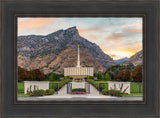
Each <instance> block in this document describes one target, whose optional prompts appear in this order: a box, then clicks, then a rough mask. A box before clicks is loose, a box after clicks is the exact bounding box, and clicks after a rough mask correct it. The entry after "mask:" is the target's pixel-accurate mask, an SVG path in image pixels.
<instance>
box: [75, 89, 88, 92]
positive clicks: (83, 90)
mask: <svg viewBox="0 0 160 118" xmlns="http://www.w3.org/2000/svg"><path fill="white" fill-rule="evenodd" d="M76 91H81V92H86V89H84V88H75V89H72V92H76Z"/></svg>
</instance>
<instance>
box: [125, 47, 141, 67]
mask: <svg viewBox="0 0 160 118" xmlns="http://www.w3.org/2000/svg"><path fill="white" fill-rule="evenodd" d="M142 61H143V51H142V50H141V51H139V52H137V53H136V54H134V55H133V56H131V57H130V58H129V59H128V61H126V62H125V63H124V64H129V63H133V64H134V65H139V64H142Z"/></svg>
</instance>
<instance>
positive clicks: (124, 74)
mask: <svg viewBox="0 0 160 118" xmlns="http://www.w3.org/2000/svg"><path fill="white" fill-rule="evenodd" d="M116 78H117V79H118V80H122V81H130V80H131V71H130V70H123V71H121V72H120V73H119V74H118V75H117V76H116Z"/></svg>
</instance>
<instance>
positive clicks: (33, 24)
mask: <svg viewBox="0 0 160 118" xmlns="http://www.w3.org/2000/svg"><path fill="white" fill-rule="evenodd" d="M53 20H54V19H53V18H32V19H29V20H24V21H19V22H18V30H31V29H35V28H40V27H42V28H43V26H45V25H48V24H50V23H51V22H52V21H53Z"/></svg>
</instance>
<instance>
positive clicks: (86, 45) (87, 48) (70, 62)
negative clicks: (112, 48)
mask: <svg viewBox="0 0 160 118" xmlns="http://www.w3.org/2000/svg"><path fill="white" fill-rule="evenodd" d="M78 44H79V45H80V61H81V65H82V66H93V67H94V71H95V72H98V71H101V72H104V71H105V69H106V68H108V67H109V66H110V65H114V64H115V63H114V61H113V59H112V58H111V57H110V56H109V55H107V54H105V53H104V52H103V51H102V50H101V49H100V47H99V46H98V45H96V44H95V43H92V42H90V41H88V40H87V39H85V38H83V37H81V36H80V35H79V32H78V30H77V28H76V27H71V28H68V29H66V30H58V31H56V32H53V33H51V34H48V35H46V36H42V35H28V36H19V37H18V41H17V47H18V48H17V49H18V66H21V67H23V68H26V69H29V70H30V69H36V68H39V69H40V70H42V71H43V72H44V73H50V72H56V73H63V68H64V67H75V66H76V64H77V45H78Z"/></svg>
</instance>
